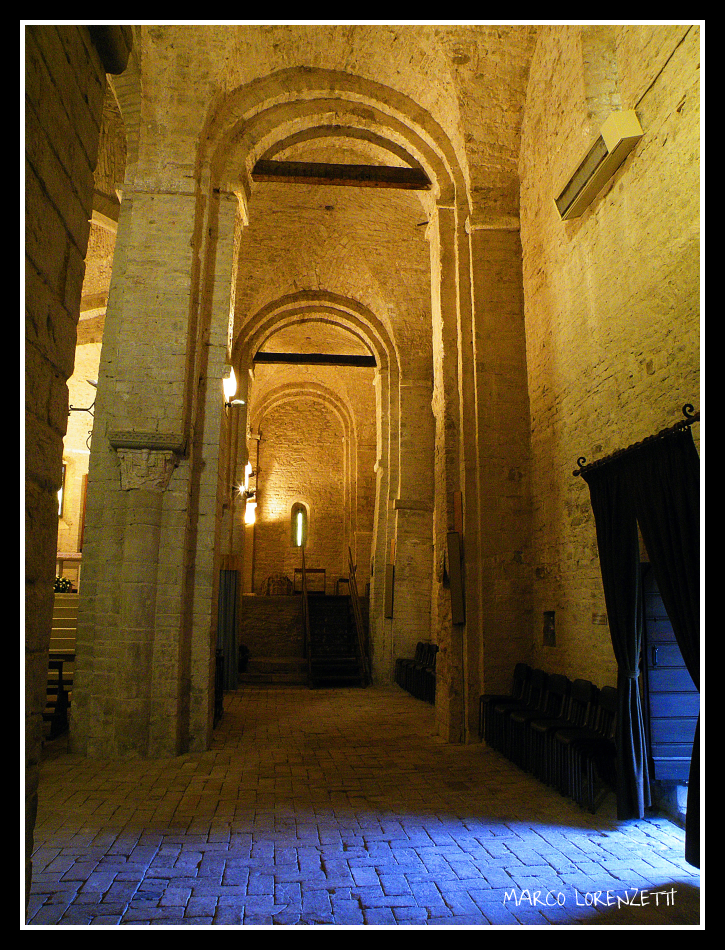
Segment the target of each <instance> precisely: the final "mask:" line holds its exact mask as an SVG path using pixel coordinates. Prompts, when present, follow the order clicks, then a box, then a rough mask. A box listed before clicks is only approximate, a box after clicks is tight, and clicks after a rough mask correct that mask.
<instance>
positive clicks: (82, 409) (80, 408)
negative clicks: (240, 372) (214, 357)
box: [68, 379, 236, 416]
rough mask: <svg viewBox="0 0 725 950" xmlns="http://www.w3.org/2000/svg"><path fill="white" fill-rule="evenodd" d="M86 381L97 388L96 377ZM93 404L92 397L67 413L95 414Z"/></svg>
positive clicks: (71, 407) (94, 401) (69, 407)
mask: <svg viewBox="0 0 725 950" xmlns="http://www.w3.org/2000/svg"><path fill="white" fill-rule="evenodd" d="M86 382H87V383H89V384H90V385H91V386H93V388H94V389H98V380H97V379H87V380H86ZM235 388H236V383H235ZM95 405H96V400H95V398H94V399H93V402H92V403H91V404H90V406H88V407H87V408H86V407H84V406H68V415H70V414H71V413H72V412H87V413H88V414H89V415H90V416H93V415H95V412H94V407H95Z"/></svg>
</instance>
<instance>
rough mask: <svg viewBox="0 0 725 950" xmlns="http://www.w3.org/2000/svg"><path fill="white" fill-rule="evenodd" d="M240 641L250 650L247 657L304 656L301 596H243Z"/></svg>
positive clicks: (251, 658) (252, 658)
mask: <svg viewBox="0 0 725 950" xmlns="http://www.w3.org/2000/svg"><path fill="white" fill-rule="evenodd" d="M239 642H240V644H243V645H244V646H246V647H247V649H248V650H249V658H250V660H252V661H254V660H256V659H270V658H276V657H299V658H301V657H303V656H304V626H303V622H302V598H301V597H300V596H297V597H295V596H290V597H250V596H246V597H243V598H242V605H241V611H240V623H239Z"/></svg>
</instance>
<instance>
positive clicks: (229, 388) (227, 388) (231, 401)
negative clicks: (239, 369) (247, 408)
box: [222, 367, 244, 409]
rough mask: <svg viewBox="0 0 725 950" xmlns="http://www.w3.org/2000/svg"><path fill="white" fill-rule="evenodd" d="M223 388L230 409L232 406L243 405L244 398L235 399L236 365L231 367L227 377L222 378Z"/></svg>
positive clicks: (225, 402) (225, 401)
mask: <svg viewBox="0 0 725 950" xmlns="http://www.w3.org/2000/svg"><path fill="white" fill-rule="evenodd" d="M222 388H223V390H224V405H225V406H226V407H227V409H229V408H230V407H231V406H243V405H244V400H243V399H235V398H234V395H235V393H236V391H237V377H236V375H235V374H234V367H232V368H231V370H230V372H229V376H227V378H226V379H223V380H222Z"/></svg>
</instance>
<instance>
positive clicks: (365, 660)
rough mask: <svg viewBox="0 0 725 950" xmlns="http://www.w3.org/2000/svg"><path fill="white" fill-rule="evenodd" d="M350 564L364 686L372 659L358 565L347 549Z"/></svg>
mask: <svg viewBox="0 0 725 950" xmlns="http://www.w3.org/2000/svg"><path fill="white" fill-rule="evenodd" d="M347 556H348V564H349V568H350V580H349V583H348V586H349V588H350V601H351V603H352V612H353V616H354V618H355V632H356V633H357V650H358V657H359V659H360V669H361V674H362V675H361V678H362V681H363V686H367V685H368V683H369V682H370V681H371V680H370V661H369V659H368V655H367V650H366V648H365V627H364V626H363V619H362V610H361V608H360V596H359V594H358V590H357V579H356V577H355V571H356V567H355V564H354V563H353V559H352V550H351V549H350V547H348V549H347Z"/></svg>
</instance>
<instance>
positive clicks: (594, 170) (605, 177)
mask: <svg viewBox="0 0 725 950" xmlns="http://www.w3.org/2000/svg"><path fill="white" fill-rule="evenodd" d="M642 134H643V133H642V127H641V126H640V124H639V120H638V118H637V114H636V113H635V111H634V109H626V110H624V111H622V112H613V113H612V114H611V115H610V116H609V118H608V119H607V120H606V122H605V123H604V125H603V126H602V128H601V132H600V134H599V138H598V139H597V140H596V142H595V143H594V145H592V147H591V148H590V149H589V151H588V152H587V154H586V156H585V157H584V159H583V161H582V162H581V164H580V165H579V167H578V168H577V170H576V171H575V172H574V174H573V175H572V176H571V178H570V179H569V181H568V182H567V183H566V185H565V187H564V188H563V190H562V192H561V194H560V195H559V197H558V198H557V199H556V207H557V208H558V209H559V214H560V215H561V217H562V220H564V221H567V220H568V219H569V218H578V217H579V215H581V214H583V213H584V211H585V210H586V208H587V207H588V206H589V205H590V204H591V203H592V201H593V200H594V199H595V198H596V196H597V195H598V194H599V192H600V191H601V190H602V188H603V187H604V185H605V184H606V183H607V182H608V181H609V179H610V178H611V177H612V175H613V174H614V173H615V172H616V170H617V169H618V168H619V166H620V165H621V164H622V162H623V161H624V160H625V158H626V157H627V156H628V155H629V153H630V152H631V151H632V149H633V148H634V147H635V145H636V144H637V142H639V140H640V139H641V138H642Z"/></svg>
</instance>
